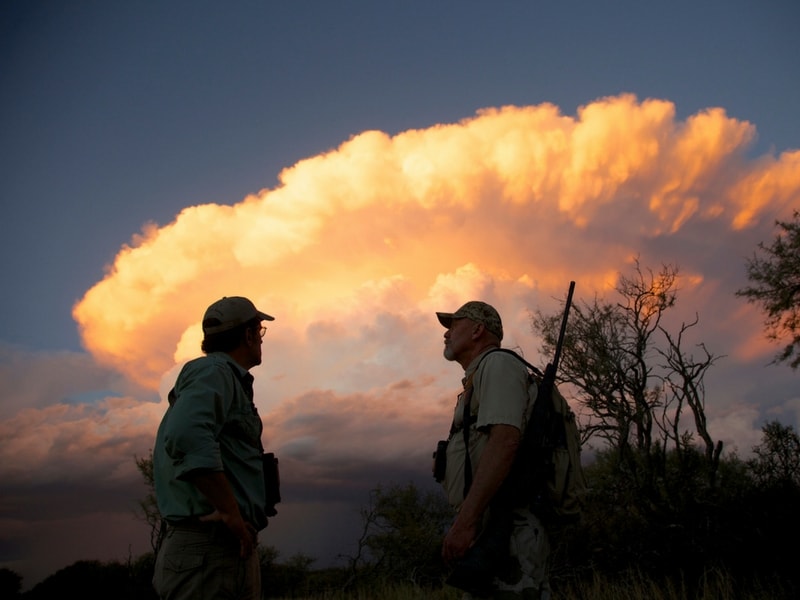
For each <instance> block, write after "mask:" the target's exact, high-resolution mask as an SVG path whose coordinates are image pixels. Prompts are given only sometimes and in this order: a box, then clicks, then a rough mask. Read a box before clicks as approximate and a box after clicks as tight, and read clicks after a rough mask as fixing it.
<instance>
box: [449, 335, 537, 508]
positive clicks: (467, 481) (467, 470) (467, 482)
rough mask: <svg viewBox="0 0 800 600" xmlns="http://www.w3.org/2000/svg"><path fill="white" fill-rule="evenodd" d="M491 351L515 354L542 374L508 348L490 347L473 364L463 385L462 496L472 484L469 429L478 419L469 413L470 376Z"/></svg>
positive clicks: (533, 369) (470, 397)
mask: <svg viewBox="0 0 800 600" xmlns="http://www.w3.org/2000/svg"><path fill="white" fill-rule="evenodd" d="M492 352H505V353H506V354H511V355H512V356H515V357H516V358H517V359H518V360H520V361H521V362H522V363H523V364H524V365H525V366H526V367H528V369H530V370H531V371H532V372H533V373H535V374H536V375H539V376H540V377H541V376H542V372H541V371H540V370H539V369H537V368H536V367H534V366H533V365H532V364H531V363H529V362H528V361H527V360H525V359H524V358H522V356H520V355H519V354H517V353H516V352H514V351H513V350H511V349H510V348H490V349H489V350H487V351H486V352H485V353H484V355H483V356H481V358H480V360H479V361H478V364H477V365H475V370H474V371H473V372H472V374H471V375H470V376H469V378H468V379H467V382H466V384H465V385H464V413H463V417H462V419H461V429H462V435H463V436H464V449H465V454H466V456H465V459H464V498H466V497H467V494H468V493H469V488H470V487H471V486H472V461H471V460H470V457H469V429H470V426H471V425H472V423H474V422H475V421H477V420H478V417H477V415H476V416H475V417H474V418H473V417H472V416H471V414H470V400H471V399H472V390H473V386H472V378H473V376H474V375H475V373H477V372H478V367H480V364H481V362H482V361H483V359H484V358H486V357H487V356H489V354H491V353H492ZM455 431H457V429H456V427H455V423H454V424H453V425H452V426H451V428H450V432H451V434H452V433H454V432H455Z"/></svg>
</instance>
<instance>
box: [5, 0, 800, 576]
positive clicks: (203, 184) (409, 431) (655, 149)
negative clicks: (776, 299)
mask: <svg viewBox="0 0 800 600" xmlns="http://www.w3.org/2000/svg"><path fill="white" fill-rule="evenodd" d="M799 24H800V6H798V4H797V3H796V2H793V1H792V0H770V1H768V2H764V1H756V0H752V1H750V0H725V1H722V0H709V1H705V2H697V1H695V0H693V1H692V2H688V1H684V0H677V1H676V2H671V3H655V2H642V1H636V2H634V1H611V2H605V3H598V2H589V1H575V0H565V1H562V2H532V1H529V2H522V1H510V0H509V1H505V0H504V1H501V2H492V3H489V2H476V1H472V0H460V1H455V0H441V1H438V2H424V1H421V0H408V1H404V2H394V1H388V0H387V1H385V2H368V1H365V0H358V1H356V0H340V1H338V2H327V1H321V0H320V1H311V0H309V1H299V2H251V1H239V2H231V3H219V2H212V1H207V0H199V1H192V2H189V1H186V0H176V1H173V2H169V3H162V2H153V1H144V2H137V3H130V2H120V1H117V0H114V1H102V2H101V1H97V0H87V1H84V2H79V3H54V2H30V1H22V0H10V1H8V2H4V3H2V4H1V5H0V197H1V198H2V219H0V253H1V254H2V256H3V260H2V270H0V278H2V281H3V289H4V293H3V294H2V295H0V315H2V316H1V317H0V390H2V392H1V394H2V395H1V396H0V398H1V399H2V401H1V402H0V440H2V445H0V499H1V500H0V567H6V568H10V569H13V570H15V571H17V572H18V573H20V574H21V575H22V576H23V577H24V580H23V589H29V588H30V587H32V586H33V585H35V584H36V583H38V582H39V581H41V580H42V579H44V578H45V577H46V576H48V575H51V574H53V573H54V572H55V571H57V570H58V569H61V568H63V567H65V566H68V565H70V564H72V563H74V562H75V561H77V560H103V561H106V560H121V561H125V560H127V558H128V557H129V556H134V557H136V556H138V555H140V554H141V553H144V552H147V551H148V550H149V549H150V548H149V529H148V527H147V525H146V524H145V523H144V522H142V521H141V520H137V519H136V518H135V517H134V511H135V507H136V503H137V501H138V500H140V499H141V498H143V497H144V496H145V494H146V493H147V490H146V488H145V486H144V483H143V480H142V478H141V475H140V474H139V473H138V471H137V469H136V465H135V459H136V458H137V457H146V456H148V455H149V452H150V450H151V448H152V445H153V439H154V436H155V431H156V428H157V426H158V423H159V421H160V418H161V416H162V415H163V412H164V409H165V404H166V401H165V398H166V393H167V391H168V390H169V388H170V386H171V384H172V382H173V381H174V378H175V377H176V375H177V373H178V371H179V369H180V366H181V365H182V364H183V362H185V361H186V360H188V359H190V358H193V357H195V356H198V355H199V354H200V350H199V345H200V338H201V330H200V320H201V318H202V314H203V312H204V311H205V308H206V307H207V306H208V305H209V304H210V303H211V302H213V301H215V300H217V299H218V298H220V297H222V296H226V295H244V296H248V297H249V298H251V299H252V300H253V301H254V302H255V303H256V305H257V306H258V307H259V308H260V309H261V310H263V311H265V312H267V313H269V314H271V315H274V316H275V317H276V320H275V321H274V322H272V323H270V324H269V329H268V331H267V334H266V337H265V339H264V346H263V348H264V357H265V358H264V362H263V364H262V365H261V366H259V367H256V368H254V369H253V371H252V372H253V374H254V376H255V378H256V384H255V394H256V404H257V407H258V410H259V412H260V414H261V416H262V419H263V421H264V443H265V446H266V447H267V449H268V450H269V451H273V452H275V453H276V454H277V456H278V457H279V459H280V465H281V480H282V495H283V502H282V503H281V504H280V505H279V507H278V508H279V513H278V516H277V517H275V518H274V519H272V520H271V522H270V525H269V527H268V528H267V530H265V531H264V532H263V533H262V534H261V542H262V543H265V544H268V545H272V546H274V547H275V548H277V549H278V551H279V552H280V557H282V558H284V559H285V558H288V557H291V556H293V555H295V554H297V553H303V554H305V555H308V556H311V557H313V558H315V560H316V561H317V562H316V563H315V564H316V565H317V566H328V565H336V564H343V563H342V562H341V561H342V560H343V557H346V556H352V555H354V553H355V543H356V540H357V538H358V533H359V525H360V523H361V520H360V516H359V509H360V508H361V507H363V506H365V505H366V504H367V502H368V493H369V490H371V489H374V488H375V487H377V486H378V485H384V486H385V485H392V484H400V485H404V484H406V483H408V482H412V483H414V484H415V485H417V486H418V487H420V489H423V490H427V489H436V484H435V482H433V480H432V478H431V475H430V453H431V452H432V450H433V449H434V448H435V446H436V441H437V440H438V439H441V438H443V437H446V433H447V430H448V428H449V423H450V418H451V416H452V407H453V404H454V401H455V395H456V393H457V392H458V388H459V385H460V378H461V374H462V371H461V368H460V366H459V365H457V364H456V363H450V362H447V361H446V360H444V358H443V357H442V335H443V333H444V330H443V328H442V327H441V326H440V325H439V323H438V321H437V320H436V317H435V312H436V311H453V310H455V309H456V308H458V306H460V305H461V304H463V303H464V302H466V301H468V300H473V299H480V300H484V301H487V302H489V303H491V304H493V305H494V306H495V307H496V308H497V309H498V310H499V312H500V314H501V315H502V317H503V323H504V328H505V331H506V335H505V338H504V341H503V345H504V346H506V347H516V348H518V349H520V350H521V351H522V352H523V353H524V355H525V356H526V358H528V359H529V360H532V361H533V362H537V363H539V364H540V365H543V364H544V363H545V362H546V360H547V357H542V356H540V355H539V354H538V352H539V347H540V340H538V339H537V338H536V336H535V334H534V332H533V330H532V328H531V314H532V313H534V312H535V311H537V310H541V311H543V312H546V313H547V312H554V311H556V310H558V307H559V303H560V302H561V301H563V299H564V297H565V295H566V291H567V288H568V285H569V282H570V281H575V282H576V287H575V296H574V300H575V301H576V302H589V301H592V300H593V299H594V298H596V297H597V298H601V299H606V300H609V301H612V300H614V299H615V298H616V296H615V295H614V292H613V289H614V286H615V283H616V281H617V277H618V276H619V274H626V275H630V274H631V273H632V271H631V269H632V268H633V265H634V264H635V261H636V260H637V259H638V260H639V261H640V264H641V265H643V266H644V267H645V268H650V269H653V270H654V271H658V270H660V268H661V266H662V265H664V264H669V265H674V266H676V267H678V269H679V273H680V277H679V280H678V287H679V296H678V305H677V306H676V308H675V309H673V317H672V319H673V323H675V324H677V323H681V322H689V321H692V320H693V319H694V318H695V316H697V317H698V319H699V323H698V325H697V326H696V327H694V328H693V329H692V333H691V336H690V337H689V339H688V340H687V344H689V346H687V347H691V344H692V343H695V344H696V343H700V342H703V343H704V344H705V345H706V347H707V348H708V349H709V351H711V352H712V353H714V354H715V355H718V356H720V359H719V360H718V362H717V363H716V364H715V366H714V367H713V368H712V369H711V371H710V372H709V373H708V375H707V376H706V414H707V417H708V426H709V431H710V433H711V435H712V437H714V438H715V439H720V440H722V441H723V442H724V444H725V448H726V451H727V452H734V451H735V452H737V453H738V454H739V455H740V456H747V455H748V453H749V452H751V451H752V447H753V446H754V445H756V444H758V443H759V441H760V434H761V427H762V426H763V425H764V423H765V422H767V421H768V420H778V421H780V422H781V423H783V424H785V425H791V426H793V427H794V428H795V429H796V430H797V429H798V426H799V425H800V393H799V392H798V385H797V381H798V380H797V377H798V375H797V373H796V372H793V371H792V370H791V369H790V368H789V367H787V366H775V365H770V364H769V363H770V361H771V359H772V358H773V356H774V355H775V354H776V352H777V351H778V350H779V346H776V345H775V344H772V343H770V342H769V341H767V340H766V339H765V337H764V333H763V328H762V325H763V315H762V314H761V313H760V311H759V308H758V307H757V306H754V305H751V304H748V303H746V302H745V301H744V300H743V299H742V298H739V297H736V296H735V292H736V290H738V289H740V288H742V287H743V286H745V285H746V284H747V283H748V282H747V279H746V269H745V264H746V260H747V259H748V258H749V257H752V256H753V253H754V252H755V250H756V247H757V245H758V243H759V242H767V243H769V242H770V241H771V240H772V239H773V238H774V236H775V235H776V234H777V229H776V227H775V221H776V220H790V219H791V216H792V213H793V210H795V209H797V208H798V207H799V206H800V119H798V118H797V107H799V106H800V78H798V76H797V64H798V59H800V38H798V36H797V35H796V31H797V26H798V25H799ZM576 409H578V410H579V407H576Z"/></svg>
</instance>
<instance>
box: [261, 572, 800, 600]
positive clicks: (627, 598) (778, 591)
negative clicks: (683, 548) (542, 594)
mask: <svg viewBox="0 0 800 600" xmlns="http://www.w3.org/2000/svg"><path fill="white" fill-rule="evenodd" d="M461 596H462V593H461V592H460V591H459V590H456V589H454V588H451V587H445V588H443V589H438V590H423V589H420V588H418V587H415V586H413V585H411V584H408V585H398V584H386V585H383V586H380V587H373V588H370V589H368V590H354V591H351V592H341V591H331V592H326V593H321V594H317V595H311V596H304V597H298V596H294V597H293V598H292V599H291V600H461ZM794 597H795V596H794V595H793V594H792V593H791V591H790V590H788V589H786V588H785V587H784V586H782V585H781V583H780V582H776V581H771V582H769V583H768V584H766V585H764V584H760V583H757V582H756V583H753V584H752V585H750V586H737V585H736V584H735V583H734V582H733V580H732V579H731V578H730V576H728V575H727V574H725V573H723V572H719V571H715V570H712V571H708V572H707V573H706V574H705V575H704V577H703V580H702V581H701V582H700V584H699V585H698V586H697V589H696V590H695V591H692V592H690V591H688V589H687V586H686V585H684V584H682V583H674V582H673V583H657V582H655V581H653V580H650V579H648V578H647V577H645V576H643V575H641V574H639V573H637V572H635V571H634V572H631V573H630V574H629V575H628V576H627V577H625V578H622V579H621V580H617V581H610V580H609V579H608V578H606V577H605V576H603V575H599V574H598V575H595V577H594V578H593V580H592V581H591V582H588V583H580V584H572V585H568V586H564V587H563V589H560V590H558V591H557V592H556V593H554V594H553V596H552V600H784V599H785V600H789V599H790V598H794ZM271 600H289V599H288V598H285V599H284V598H273V599H271Z"/></svg>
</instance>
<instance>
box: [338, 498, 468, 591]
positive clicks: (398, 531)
mask: <svg viewBox="0 0 800 600" xmlns="http://www.w3.org/2000/svg"><path fill="white" fill-rule="evenodd" d="M361 514H362V517H363V519H364V527H363V531H362V535H361V538H360V540H359V543H358V552H357V554H356V556H355V557H352V558H351V561H350V562H351V571H352V574H353V577H352V579H351V581H354V580H355V578H356V577H359V576H362V577H364V576H366V577H369V576H371V577H374V578H376V579H377V580H381V581H394V582H401V581H405V582H407V581H409V580H410V581H412V582H414V583H415V584H420V585H430V584H436V583H438V582H440V581H441V574H442V570H441V569H442V565H441V559H440V556H441V544H442V539H443V537H444V532H445V530H446V528H447V527H448V525H449V524H450V521H451V520H452V518H453V514H452V509H451V508H450V506H449V505H448V504H447V501H446V500H445V499H444V497H443V495H442V494H441V493H438V492H425V493H423V492H421V491H420V490H419V489H417V487H416V486H415V485H414V484H413V483H409V484H407V485H405V486H400V485H391V486H389V487H383V486H380V485H379V486H378V487H377V488H375V489H373V490H372V491H370V496H369V504H368V506H366V507H365V508H362V510H361Z"/></svg>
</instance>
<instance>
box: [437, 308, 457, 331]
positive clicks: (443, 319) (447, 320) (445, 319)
mask: <svg viewBox="0 0 800 600" xmlns="http://www.w3.org/2000/svg"><path fill="white" fill-rule="evenodd" d="M436 317H437V318H438V319H439V323H441V324H442V326H443V327H447V328H448V329H449V328H450V325H451V324H452V322H453V313H442V312H437V313H436Z"/></svg>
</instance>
